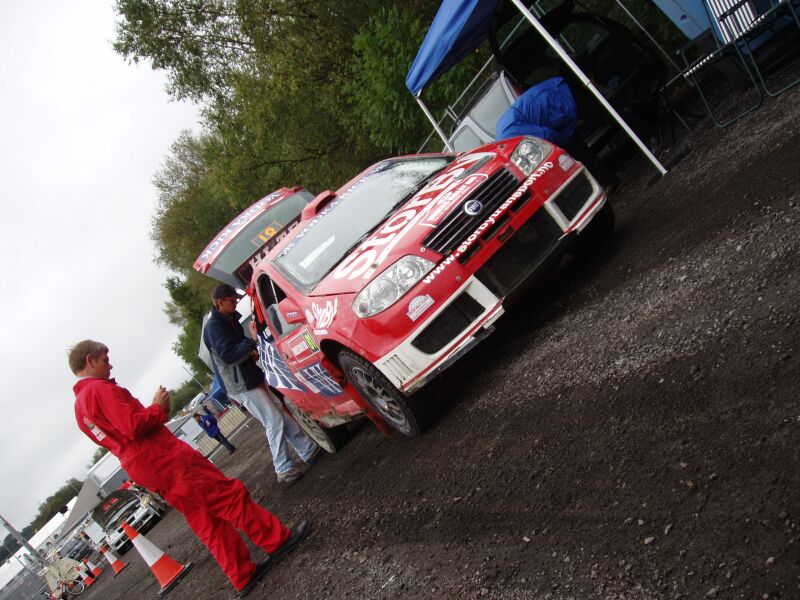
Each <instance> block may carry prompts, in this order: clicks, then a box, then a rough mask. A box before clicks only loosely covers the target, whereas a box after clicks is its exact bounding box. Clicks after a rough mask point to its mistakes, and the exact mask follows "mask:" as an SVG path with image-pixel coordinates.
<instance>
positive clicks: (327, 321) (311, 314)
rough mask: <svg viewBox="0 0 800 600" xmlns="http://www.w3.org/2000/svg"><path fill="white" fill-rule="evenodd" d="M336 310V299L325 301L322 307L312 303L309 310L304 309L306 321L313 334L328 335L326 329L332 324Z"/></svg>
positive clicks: (337, 305) (337, 302) (337, 307)
mask: <svg viewBox="0 0 800 600" xmlns="http://www.w3.org/2000/svg"><path fill="white" fill-rule="evenodd" d="M338 309H339V299H338V298H334V299H333V300H326V301H325V304H324V305H322V306H320V305H319V304H317V303H316V302H313V303H312V304H311V310H308V309H306V321H308V324H309V325H311V326H312V327H313V328H314V333H316V334H317V335H325V334H326V333H328V327H330V325H331V323H333V319H334V317H336V311H337V310H338Z"/></svg>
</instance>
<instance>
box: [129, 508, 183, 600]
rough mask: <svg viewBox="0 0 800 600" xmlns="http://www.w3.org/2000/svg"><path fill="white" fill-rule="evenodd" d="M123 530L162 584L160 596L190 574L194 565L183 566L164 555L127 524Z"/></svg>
mask: <svg viewBox="0 0 800 600" xmlns="http://www.w3.org/2000/svg"><path fill="white" fill-rule="evenodd" d="M122 529H123V530H124V531H125V534H126V535H127V536H128V537H129V538H130V539H131V542H133V547H134V548H136V550H137V551H138V552H139V554H141V555H142V558H143V559H144V562H146V563H147V566H148V567H150V570H152V571H153V575H155V576H156V579H157V580H158V583H160V584H161V589H160V590H159V591H158V595H159V596H161V595H164V594H166V593H167V592H168V591H169V590H171V589H172V588H173V587H174V586H175V584H176V583H178V581H179V580H180V578H181V577H183V576H184V575H186V573H188V572H189V569H191V568H192V563H186V564H185V565H182V564H181V563H179V562H178V561H176V560H174V559H173V558H171V557H170V556H169V555H168V554H164V552H163V551H162V550H160V549H159V548H158V546H156V545H155V544H154V543H153V542H151V541H150V540H148V539H147V538H146V537H144V536H143V535H141V534H140V533H139V532H138V531H136V530H135V529H134V528H133V527H131V526H130V525H128V524H127V523H123V524H122Z"/></svg>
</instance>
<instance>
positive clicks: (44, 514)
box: [31, 478, 83, 531]
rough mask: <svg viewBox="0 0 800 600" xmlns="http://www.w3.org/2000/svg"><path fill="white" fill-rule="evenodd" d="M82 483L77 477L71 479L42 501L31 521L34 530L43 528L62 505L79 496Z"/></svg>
mask: <svg viewBox="0 0 800 600" xmlns="http://www.w3.org/2000/svg"><path fill="white" fill-rule="evenodd" d="M82 485H83V482H82V481H79V480H77V479H75V478H72V479H69V480H67V482H66V483H65V484H64V485H63V486H62V487H61V488H59V489H58V490H57V491H56V492H55V493H54V494H53V495H52V496H49V497H48V498H47V499H46V500H45V501H44V502H42V503H41V504H40V505H39V512H38V513H37V515H36V517H35V518H34V519H33V521H31V527H32V528H33V529H34V531H38V530H39V529H41V528H42V526H43V525H45V524H46V523H47V522H48V521H49V520H50V519H52V518H53V517H54V516H55V515H56V513H57V512H58V511H59V509H60V508H61V507H62V506H64V505H65V504H66V503H67V502H69V501H70V500H72V499H73V498H74V497H75V496H77V495H78V492H80V489H81V486H82Z"/></svg>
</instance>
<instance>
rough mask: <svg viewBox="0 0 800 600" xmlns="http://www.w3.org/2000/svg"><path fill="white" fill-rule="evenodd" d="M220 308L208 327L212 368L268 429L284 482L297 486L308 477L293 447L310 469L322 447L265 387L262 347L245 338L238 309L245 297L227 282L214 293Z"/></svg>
mask: <svg viewBox="0 0 800 600" xmlns="http://www.w3.org/2000/svg"><path fill="white" fill-rule="evenodd" d="M211 299H212V302H213V303H214V308H212V309H211V316H210V317H209V319H208V322H207V323H206V326H205V328H204V329H203V342H204V343H205V345H206V347H207V348H208V350H209V352H210V353H211V364H212V365H213V366H214V370H215V371H216V372H217V374H218V375H219V376H220V378H221V379H222V383H223V384H224V385H225V389H226V390H227V392H228V396H230V397H231V398H233V399H234V400H236V401H237V402H239V403H240V404H241V405H242V406H244V407H245V408H246V409H247V412H249V413H250V414H251V415H253V416H254V417H255V418H256V419H258V421H259V422H261V424H262V425H263V426H264V429H265V430H266V433H267V441H268V443H269V449H270V451H271V452H272V464H273V465H274V467H275V473H276V474H277V476H278V481H279V482H283V483H288V484H291V483H294V482H295V481H297V480H298V479H300V478H301V477H302V476H303V472H302V471H301V470H300V469H298V468H297V467H296V466H295V464H294V462H293V461H292V458H291V456H290V454H289V444H291V445H292V447H293V448H294V449H295V451H296V452H297V455H298V456H299V457H300V460H302V461H303V462H305V463H306V464H308V465H310V464H312V463H313V462H314V460H315V459H316V458H317V456H318V455H319V453H320V452H321V451H322V449H321V448H320V447H319V446H318V445H317V444H316V443H314V441H313V440H312V439H311V438H309V437H308V436H307V435H306V434H305V433H303V431H302V430H301V429H300V428H299V427H298V426H297V423H295V422H294V420H293V419H292V418H291V417H290V416H289V415H287V414H286V412H285V411H284V410H283V409H282V408H281V406H280V401H279V400H278V399H277V398H276V397H275V396H274V394H272V392H270V390H269V388H268V387H267V385H266V383H265V377H264V371H262V370H261V367H259V366H258V363H257V362H256V361H257V360H258V345H257V343H256V342H255V341H254V340H251V339H250V338H248V337H245V335H244V329H243V328H242V326H241V324H240V323H239V319H240V318H241V316H242V315H241V314H239V312H237V310H236V305H237V304H238V303H239V300H240V299H241V295H240V294H238V293H237V292H236V290H235V289H234V288H233V287H232V286H230V285H228V284H226V283H223V284H221V285H218V286H217V287H215V288H214V291H213V292H212V293H211Z"/></svg>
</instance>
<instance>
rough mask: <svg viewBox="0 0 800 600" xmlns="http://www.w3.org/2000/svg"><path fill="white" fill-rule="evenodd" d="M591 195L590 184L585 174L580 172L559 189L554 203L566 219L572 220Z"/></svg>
mask: <svg viewBox="0 0 800 600" xmlns="http://www.w3.org/2000/svg"><path fill="white" fill-rule="evenodd" d="M591 197H592V184H591V182H590V181H589V179H588V178H587V177H586V175H585V174H583V173H581V174H580V175H578V176H577V177H575V179H573V180H572V181H570V182H569V184H568V185H567V187H565V188H564V189H563V190H562V191H561V193H560V194H559V195H558V197H557V198H556V199H555V204H556V206H558V208H559V209H561V212H562V213H564V216H565V217H566V218H567V220H568V221H570V222H572V220H573V219H574V218H575V217H577V216H578V212H580V210H581V209H582V208H583V207H584V206H585V205H586V201H587V200H589V198H591Z"/></svg>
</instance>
